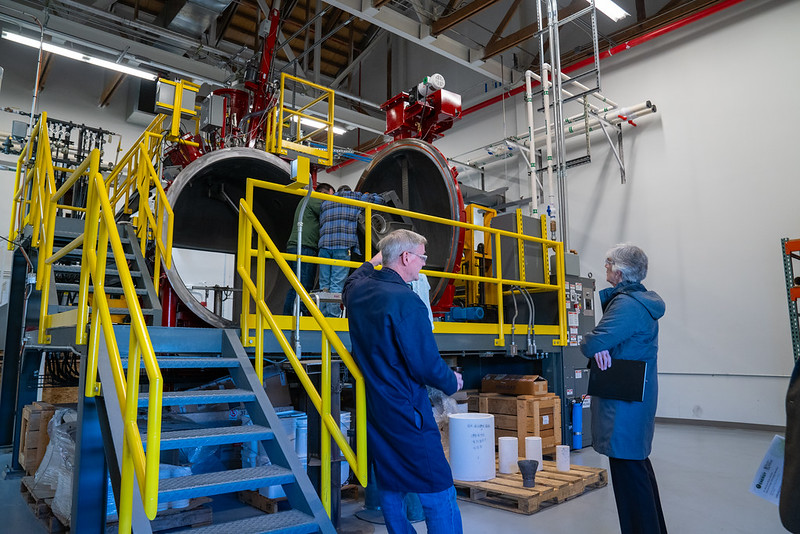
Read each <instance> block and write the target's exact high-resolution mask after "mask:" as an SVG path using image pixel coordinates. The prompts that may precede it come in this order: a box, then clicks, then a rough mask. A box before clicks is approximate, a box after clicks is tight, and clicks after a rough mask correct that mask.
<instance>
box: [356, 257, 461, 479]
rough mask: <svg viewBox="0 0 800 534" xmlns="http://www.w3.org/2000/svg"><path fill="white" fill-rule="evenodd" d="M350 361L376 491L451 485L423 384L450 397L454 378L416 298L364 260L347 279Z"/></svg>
mask: <svg viewBox="0 0 800 534" xmlns="http://www.w3.org/2000/svg"><path fill="white" fill-rule="evenodd" d="M342 301H343V302H344V305H345V306H346V307H347V315H348V321H349V323H350V340H351V342H352V347H353V357H354V358H355V360H356V363H358V366H359V368H360V369H361V372H362V373H363V374H364V379H365V383H366V393H367V447H368V450H369V455H370V457H371V459H372V461H373V462H374V464H375V475H376V476H377V479H378V486H379V487H380V488H381V489H384V490H391V491H405V492H414V493H432V492H439V491H444V490H446V489H447V488H449V487H450V486H452V485H453V477H452V474H451V472H450V465H449V464H448V463H447V459H446V458H445V456H444V451H443V450H442V439H441V435H440V434H439V428H438V426H437V425H436V421H435V420H434V418H433V410H432V409H431V403H430V400H428V392H427V390H426V388H425V386H426V385H429V386H432V387H434V388H437V389H440V390H442V391H443V392H445V393H446V394H448V395H452V394H453V393H455V392H456V389H457V387H458V386H457V384H456V377H455V375H454V374H453V371H451V370H450V369H449V368H448V367H447V365H446V364H445V363H444V360H442V358H441V356H440V355H439V349H438V348H437V346H436V340H435V339H434V337H433V333H432V332H431V324H430V322H429V321H428V312H427V310H426V309H425V306H424V305H423V303H422V300H420V298H419V297H418V296H417V295H416V293H414V292H413V291H412V290H411V288H409V287H408V285H406V283H405V282H404V281H403V279H402V278H401V277H400V275H399V274H397V273H396V272H395V271H393V270H391V269H389V268H387V267H384V268H383V269H382V270H380V271H377V270H375V269H374V268H373V266H372V264H370V263H369V262H367V263H364V264H363V265H362V266H361V267H359V268H358V269H357V270H356V271H355V272H354V273H353V274H352V275H351V276H350V277H349V278H348V279H347V281H346V282H345V284H344V291H343V293H342Z"/></svg>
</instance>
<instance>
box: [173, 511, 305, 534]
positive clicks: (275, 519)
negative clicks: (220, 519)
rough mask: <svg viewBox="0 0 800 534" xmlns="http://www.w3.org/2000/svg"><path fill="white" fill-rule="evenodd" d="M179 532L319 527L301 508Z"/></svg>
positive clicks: (297, 533)
mask: <svg viewBox="0 0 800 534" xmlns="http://www.w3.org/2000/svg"><path fill="white" fill-rule="evenodd" d="M179 532H187V533H188V532H191V533H192V534H230V533H231V532H235V533H236V534H257V533H260V532H275V533H277V532H281V533H286V534H305V533H310V532H319V527H318V526H317V524H316V523H314V518H313V517H312V516H310V515H307V514H304V513H303V512H301V511H299V510H288V511H286V512H278V513H277V514H266V515H259V516H255V517H249V518H247V519H239V520H237V521H231V522H229V523H220V524H218V525H209V526H207V527H200V528H192V529H189V530H181V531H179Z"/></svg>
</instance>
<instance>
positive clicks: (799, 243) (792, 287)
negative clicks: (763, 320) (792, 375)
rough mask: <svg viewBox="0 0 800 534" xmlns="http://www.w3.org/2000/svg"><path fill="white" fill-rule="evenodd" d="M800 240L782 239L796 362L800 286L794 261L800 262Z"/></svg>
mask: <svg viewBox="0 0 800 534" xmlns="http://www.w3.org/2000/svg"><path fill="white" fill-rule="evenodd" d="M798 252H800V239H789V238H787V237H784V238H783V239H781V253H782V255H783V274H784V276H785V278H786V300H787V303H788V305H789V327H790V328H791V330H792V350H793V352H794V361H797V360H800V324H798V321H800V313H798V311H797V299H800V284H797V283H795V276H794V264H793V263H792V260H798V261H800V255H798Z"/></svg>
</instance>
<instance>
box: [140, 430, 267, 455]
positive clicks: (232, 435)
mask: <svg viewBox="0 0 800 534" xmlns="http://www.w3.org/2000/svg"><path fill="white" fill-rule="evenodd" d="M272 437H273V433H272V430H270V429H269V428H267V427H265V426H261V425H245V426H223V427H214V428H194V429H190V430H171V431H167V432H162V433H161V450H170V449H177V448H183V447H187V446H193V447H197V446H201V445H221V444H227V443H243V442H245V441H255V440H262V439H272ZM142 441H144V442H146V441H147V436H146V435H144V436H142ZM189 442H191V445H187V443H189Z"/></svg>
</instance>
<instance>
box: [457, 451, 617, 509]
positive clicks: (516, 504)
mask: <svg viewBox="0 0 800 534" xmlns="http://www.w3.org/2000/svg"><path fill="white" fill-rule="evenodd" d="M607 484H608V472H607V471H606V470H605V469H602V468H598V467H585V466H582V465H571V466H570V470H569V471H568V472H561V471H558V470H557V469H556V463H555V462H550V461H546V460H545V462H544V470H543V471H539V472H538V473H536V486H535V487H533V488H525V487H523V486H522V475H520V474H519V473H517V474H513V475H503V474H498V475H497V478H493V479H491V480H487V481H485V482H464V481H461V480H456V481H455V486H456V492H457V493H458V497H459V499H461V500H464V501H470V502H474V503H478V504H483V505H485V506H491V507H493V508H500V509H502V510H510V511H512V512H516V513H518V514H533V513H536V512H538V511H539V509H540V508H541V507H542V506H543V505H551V504H558V503H562V502H564V501H567V500H569V499H574V498H575V497H578V496H579V495H581V494H583V493H584V492H585V491H586V490H587V489H594V488H601V487H603V486H605V485H607Z"/></svg>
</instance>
